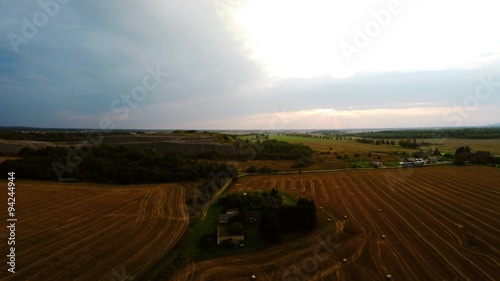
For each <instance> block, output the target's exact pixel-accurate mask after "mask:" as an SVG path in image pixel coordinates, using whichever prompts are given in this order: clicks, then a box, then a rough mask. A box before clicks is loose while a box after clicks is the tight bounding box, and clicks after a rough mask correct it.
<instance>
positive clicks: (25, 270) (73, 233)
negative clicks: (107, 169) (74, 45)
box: [0, 180, 189, 281]
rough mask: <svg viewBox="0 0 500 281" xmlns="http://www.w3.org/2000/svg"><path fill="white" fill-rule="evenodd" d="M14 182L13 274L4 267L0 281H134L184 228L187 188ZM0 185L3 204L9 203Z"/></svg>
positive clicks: (186, 223)
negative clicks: (14, 250)
mask: <svg viewBox="0 0 500 281" xmlns="http://www.w3.org/2000/svg"><path fill="white" fill-rule="evenodd" d="M15 183H16V194H15V195H16V218H17V220H18V221H17V222H16V273H15V274H11V273H9V272H7V264H6V263H5V262H2V265H1V266H0V271H1V273H0V279H1V280H106V281H109V280H131V279H130V278H132V277H138V276H140V275H141V274H142V273H144V272H145V271H146V270H147V269H148V268H149V267H150V266H151V265H152V264H154V263H155V262H156V261H157V260H158V259H159V258H160V257H161V256H163V255H164V254H165V253H167V252H168V251H169V250H170V249H171V248H172V247H173V246H174V245H175V244H176V243H177V242H178V241H179V240H180V238H181V237H182V235H183V234H184V232H185V230H186V228H187V226H188V220H189V218H188V215H187V211H186V206H185V205H184V203H185V189H184V187H182V186H180V185H176V184H159V185H140V186H128V187H124V186H110V185H98V184H68V183H51V182H37V181H20V180H19V181H15ZM2 184H3V185H4V187H5V188H4V192H2V193H1V194H0V200H1V202H7V198H6V197H7V183H6V182H5V181H2ZM2 206H4V207H5V209H4V210H2V211H1V214H2V216H1V218H2V221H3V222H4V224H6V216H7V213H6V211H7V207H6V204H3V205H2ZM5 231H6V228H5V225H4V226H3V227H2V233H5ZM3 238H5V236H3V237H2V238H1V239H0V240H2V241H1V253H2V255H3V256H4V260H5V255H6V253H7V243H6V240H5V239H3Z"/></svg>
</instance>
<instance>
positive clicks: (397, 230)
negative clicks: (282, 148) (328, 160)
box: [172, 166, 500, 281]
mask: <svg viewBox="0 0 500 281" xmlns="http://www.w3.org/2000/svg"><path fill="white" fill-rule="evenodd" d="M272 187H276V188H278V189H279V190H280V191H281V192H285V193H287V194H288V195H290V196H294V197H299V196H302V197H308V198H313V199H314V200H315V202H316V205H317V206H318V214H319V216H318V219H319V226H318V229H317V230H316V231H315V232H313V233H310V234H308V235H307V236H305V237H302V238H299V239H297V240H294V241H291V242H287V243H283V244H278V245H276V246H273V247H270V248H268V249H266V250H263V251H260V252H255V253H248V254H243V255H237V256H228V257H223V258H218V259H214V260H206V261H197V262H192V263H190V264H189V266H187V267H186V268H184V269H182V270H179V271H178V272H177V274H176V275H175V276H173V277H172V280H249V279H250V277H251V275H256V277H257V280H273V281H274V280H290V281H291V280H294V281H297V280H386V279H387V275H391V277H392V279H393V280H500V271H499V270H498V269H499V266H500V243H499V242H500V241H499V237H500V216H499V214H500V204H499V202H500V170H499V169H496V168H490V167H451V166H434V167H422V168H416V169H381V170H370V171H350V172H338V173H321V174H309V173H307V174H289V175H269V176H251V177H245V178H241V179H240V180H239V181H238V183H237V184H236V185H235V186H233V187H232V190H240V191H250V190H266V189H267V190H268V189H271V188H272ZM320 207H323V208H324V210H321V209H320ZM344 216H346V217H347V219H345V218H344ZM327 219H331V222H328V221H327ZM383 235H385V236H384V237H383ZM344 259H345V260H344Z"/></svg>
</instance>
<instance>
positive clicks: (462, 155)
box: [453, 146, 500, 166]
mask: <svg viewBox="0 0 500 281" xmlns="http://www.w3.org/2000/svg"><path fill="white" fill-rule="evenodd" d="M466 162H469V163H472V164H477V165H488V164H494V165H496V164H500V157H495V156H494V155H493V154H491V153H490V152H488V151H476V152H474V153H473V152H472V150H471V148H470V147H469V146H461V147H459V148H457V150H456V151H455V158H454V160H453V163H454V164H455V165H459V166H464V165H465V164H466Z"/></svg>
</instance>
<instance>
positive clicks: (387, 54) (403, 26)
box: [235, 0, 500, 78]
mask: <svg viewBox="0 0 500 281" xmlns="http://www.w3.org/2000/svg"><path fill="white" fill-rule="evenodd" d="M391 3H395V4H391ZM389 5H396V6H394V7H397V9H396V10H397V11H398V12H395V13H391V15H390V19H389V20H388V21H387V24H386V26H381V28H380V32H378V33H377V34H376V35H374V36H370V37H369V42H368V43H367V44H366V45H365V46H362V47H360V45H359V44H358V45H356V43H355V36H356V34H357V31H356V29H357V28H359V29H360V30H362V31H364V30H366V27H367V25H369V23H370V22H373V21H375V19H374V16H373V14H374V13H375V14H377V13H381V11H390V9H389ZM494 6H497V4H496V2H494V1H491V0H483V1H474V2H465V3H464V2H458V1H451V0H449V1H439V2H435V1H425V0H421V1H410V0H400V1H393V0H383V1H381V0H379V1H368V0H366V1H365V0H359V1H332V0H312V1H293V0H277V1H265V0H253V1H252V0H251V1H248V3H246V4H245V5H243V6H241V7H240V8H239V9H238V10H237V11H236V14H235V20H236V22H237V23H238V25H239V26H240V27H241V28H242V29H243V30H244V31H243V32H242V34H244V35H243V36H244V37H245V38H246V40H248V42H250V43H249V45H250V46H252V48H253V52H254V53H253V56H254V57H256V58H257V59H258V60H260V61H262V62H264V64H265V65H266V66H267V68H268V70H269V72H270V73H271V74H272V75H273V76H279V77H313V76H320V75H332V76H334V77H338V78H341V77H347V76H350V75H352V74H354V73H356V72H364V71H418V70H443V69H453V68H470V67H477V66H478V65H480V64H484V63H490V62H492V61H494V60H498V59H499V58H500V55H499V54H500V36H499V35H498V32H496V31H495V27H496V26H500V22H499V19H498V16H497V15H496V12H495V11H496V9H495V7H494ZM342 42H345V43H347V44H350V45H351V46H353V47H356V48H357V51H358V52H357V53H354V54H352V55H351V56H350V57H349V59H346V56H345V52H343V51H342V49H341V47H340V45H341V43H342ZM485 58H486V59H485ZM485 60H486V61H485Z"/></svg>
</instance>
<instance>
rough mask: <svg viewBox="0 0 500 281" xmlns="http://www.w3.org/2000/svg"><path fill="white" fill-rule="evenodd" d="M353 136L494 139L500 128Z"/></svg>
mask: <svg viewBox="0 0 500 281" xmlns="http://www.w3.org/2000/svg"><path fill="white" fill-rule="evenodd" d="M351 135H352V136H355V137H360V138H370V139H434V138H457V139H496V138H500V128H494V127H486V128H443V129H412V130H387V131H378V132H363V133H354V134H351Z"/></svg>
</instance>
